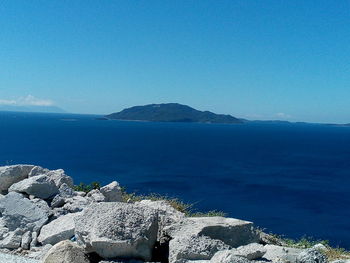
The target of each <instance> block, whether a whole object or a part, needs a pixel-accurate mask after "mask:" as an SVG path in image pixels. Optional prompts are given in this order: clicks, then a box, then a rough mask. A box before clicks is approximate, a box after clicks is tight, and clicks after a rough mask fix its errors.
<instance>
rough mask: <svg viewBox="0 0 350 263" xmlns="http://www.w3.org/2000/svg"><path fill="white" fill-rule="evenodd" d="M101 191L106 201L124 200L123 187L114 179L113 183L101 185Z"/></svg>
mask: <svg viewBox="0 0 350 263" xmlns="http://www.w3.org/2000/svg"><path fill="white" fill-rule="evenodd" d="M100 192H101V193H102V194H103V195H104V197H105V198H106V200H105V201H106V202H122V201H123V197H122V189H121V187H120V186H119V184H118V182H116V181H113V182H112V183H110V184H108V185H106V186H103V187H101V189H100Z"/></svg>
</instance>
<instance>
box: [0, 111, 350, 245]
mask: <svg viewBox="0 0 350 263" xmlns="http://www.w3.org/2000/svg"><path fill="white" fill-rule="evenodd" d="M95 118H96V116H92V115H72V114H39V113H38V114H33V113H10V112H0V145H1V150H0V165H5V164H17V163H29V164H37V165H41V166H44V167H47V168H50V169H58V168H63V169H65V170H66V172H67V174H68V175H70V176H72V177H73V178H74V180H75V183H79V182H86V183H89V182H91V181H100V182H101V183H103V184H107V183H109V182H110V181H112V180H117V181H118V182H120V184H121V185H122V186H126V188H127V189H128V190H129V191H136V192H138V193H150V192H155V193H160V194H167V195H169V196H173V197H179V198H180V199H183V200H185V201H187V202H195V203H196V205H195V206H196V208H198V209H199V210H203V211H208V210H213V209H217V210H222V211H224V212H227V213H228V215H229V216H232V217H236V218H240V219H245V220H251V221H253V222H254V223H255V224H256V225H258V226H260V227H262V228H266V229H267V230H268V231H271V232H273V233H277V234H284V235H286V236H287V237H293V238H298V237H301V236H303V235H307V236H313V237H315V238H320V239H329V240H331V242H332V244H334V245H340V246H343V247H347V248H350V228H349V218H350V211H349V209H347V208H348V207H350V189H349V185H350V176H349V171H350V163H349V159H350V148H349V147H348V146H349V143H350V127H337V126H327V125H316V124H289V123H261V122H251V123H246V124H239V125H224V124H215V125H214V124H196V123H148V122H125V121H124V122H122V121H99V120H96V119H95Z"/></svg>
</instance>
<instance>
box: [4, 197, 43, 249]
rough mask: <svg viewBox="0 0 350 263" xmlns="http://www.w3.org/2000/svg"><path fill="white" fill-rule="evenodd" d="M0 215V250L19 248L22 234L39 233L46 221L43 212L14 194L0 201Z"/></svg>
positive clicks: (27, 200)
mask: <svg viewBox="0 0 350 263" xmlns="http://www.w3.org/2000/svg"><path fill="white" fill-rule="evenodd" d="M0 213H1V215H2V216H1V217H0V229H1V231H0V233H1V234H0V235H1V236H0V248H18V247H20V243H21V241H22V235H23V234H24V233H26V232H27V231H30V232H38V231H40V229H41V227H42V226H43V225H44V224H45V223H46V222H47V220H48V217H47V214H46V212H45V211H44V210H42V209H41V208H39V207H38V206H36V205H35V204H33V202H31V201H30V200H29V199H27V198H25V197H24V196H23V195H21V194H18V193H14V192H11V193H9V194H7V195H6V196H5V197H4V198H1V199H0ZM18 240H19V241H18Z"/></svg>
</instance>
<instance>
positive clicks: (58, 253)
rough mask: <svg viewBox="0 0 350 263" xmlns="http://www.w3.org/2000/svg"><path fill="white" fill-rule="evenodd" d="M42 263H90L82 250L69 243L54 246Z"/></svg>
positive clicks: (63, 242)
mask: <svg viewBox="0 0 350 263" xmlns="http://www.w3.org/2000/svg"><path fill="white" fill-rule="evenodd" d="M42 262H43V263H73V262H74V263H90V261H89V259H88V257H87V255H86V254H85V252H84V249H83V248H82V247H80V246H78V245H77V244H75V243H73V242H71V241H62V242H60V243H58V244H56V245H54V246H53V247H52V248H51V249H50V250H49V251H48V253H47V254H46V256H45V257H44V259H43V260H42Z"/></svg>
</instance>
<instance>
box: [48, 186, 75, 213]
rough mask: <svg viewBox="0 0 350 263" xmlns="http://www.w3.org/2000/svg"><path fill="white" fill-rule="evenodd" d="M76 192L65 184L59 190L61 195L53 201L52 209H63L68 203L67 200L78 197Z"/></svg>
mask: <svg viewBox="0 0 350 263" xmlns="http://www.w3.org/2000/svg"><path fill="white" fill-rule="evenodd" d="M76 195H77V194H76V192H75V191H74V190H73V189H72V188H70V187H69V186H68V185H67V184H66V183H63V184H62V185H61V186H60V188H59V193H58V194H57V195H56V196H55V197H54V198H53V199H52V202H51V207H53V208H55V207H61V206H63V205H64V204H65V203H66V200H67V198H72V197H74V196H76Z"/></svg>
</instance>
